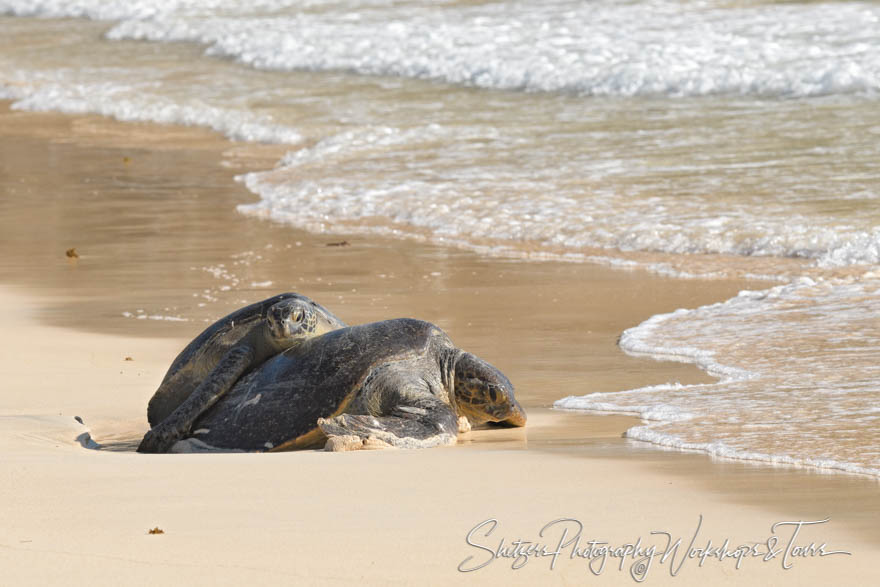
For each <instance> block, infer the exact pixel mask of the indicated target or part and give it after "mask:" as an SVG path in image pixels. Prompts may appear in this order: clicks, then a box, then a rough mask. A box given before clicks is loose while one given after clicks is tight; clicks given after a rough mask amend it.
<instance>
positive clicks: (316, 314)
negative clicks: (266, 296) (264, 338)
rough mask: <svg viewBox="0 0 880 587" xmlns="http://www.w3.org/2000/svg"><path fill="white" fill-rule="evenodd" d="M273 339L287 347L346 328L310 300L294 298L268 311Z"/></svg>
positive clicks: (273, 306)
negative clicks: (285, 344)
mask: <svg viewBox="0 0 880 587" xmlns="http://www.w3.org/2000/svg"><path fill="white" fill-rule="evenodd" d="M266 322H267V323H268V325H269V331H270V332H271V334H272V337H273V338H274V339H275V340H276V341H279V342H282V343H284V342H286V343H287V345H290V344H292V343H293V342H295V341H299V340H302V339H306V338H310V337H312V336H318V335H320V334H324V333H325V332H329V331H331V330H336V329H338V328H345V323H344V322H343V321H342V320H340V319H339V318H337V317H336V316H334V315H333V314H331V313H330V312H329V311H327V310H326V309H324V308H323V307H322V306H320V305H318V304H316V303H315V302H313V301H311V300H309V299H308V298H301V297H293V298H287V299H285V300H281V301H280V302H278V303H276V304H272V306H270V307H269V309H268V310H267V311H266Z"/></svg>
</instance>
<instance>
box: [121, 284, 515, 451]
mask: <svg viewBox="0 0 880 587" xmlns="http://www.w3.org/2000/svg"><path fill="white" fill-rule="evenodd" d="M242 322H246V323H247V326H241V324H242ZM279 324H283V325H284V328H280V327H279ZM181 373H183V374H182V375H181ZM154 406H155V407H154ZM148 419H149V421H150V424H151V425H152V426H153V428H152V429H151V430H150V431H149V432H148V433H147V434H146V436H145V437H144V440H143V442H142V443H141V445H140V446H139V447H138V451H139V452H169V451H170V452H194V451H202V450H226V451H230V450H243V451H268V450H271V451H278V450H295V449H301V448H316V447H320V446H321V445H322V444H324V445H325V448H327V449H328V450H356V449H359V448H379V447H389V446H392V447H401V448H426V447H431V446H438V445H444V444H455V442H456V435H457V433H458V432H459V430H460V429H468V428H469V427H470V425H478V424H482V423H485V422H495V423H499V424H502V425H507V426H524V425H525V422H526V414H525V411H524V410H523V409H522V407H521V406H520V405H519V403H518V402H517V401H516V399H515V397H514V388H513V385H512V384H511V383H510V381H509V380H508V379H507V377H505V376H504V374H503V373H501V371H499V370H498V369H496V368H495V367H493V366H492V365H490V364H489V363H487V362H486V361H483V360H482V359H480V358H478V357H476V356H474V355H473V354H471V353H468V352H465V351H463V350H461V349H458V348H456V347H455V346H454V345H453V344H452V341H451V340H450V339H449V337H448V336H447V335H446V333H444V332H443V331H442V330H440V329H439V328H438V327H437V326H434V325H433V324H430V323H428V322H423V321H421V320H414V319H408V318H401V319H395V320H384V321H381V322H373V323H370V324H364V325H359V326H352V327H346V325H345V323H343V322H342V321H341V320H339V319H338V318H337V317H336V316H334V315H333V314H332V313H331V312H329V311H328V310H327V309H326V308H324V307H323V306H321V305H320V304H317V303H316V302H313V301H312V300H310V299H309V298H306V297H305V296H301V295H298V294H290V293H288V294H281V295H279V296H275V297H273V298H269V299H267V300H264V301H263V302H259V303H256V304H252V305H250V306H247V307H246V308H243V309H241V310H238V311H237V312H234V313H232V314H230V315H229V316H227V317H225V318H223V319H221V320H219V321H218V322H216V323H215V324H213V325H212V326H210V327H209V328H208V329H207V330H205V332H203V333H202V334H201V335H199V336H198V337H197V338H196V339H195V340H194V341H193V342H192V343H190V344H189V345H188V346H187V347H186V348H185V349H184V351H183V352H182V353H181V354H180V356H178V357H177V359H175V361H174V362H173V363H172V366H171V368H170V369H169V372H168V374H167V375H166V376H165V380H164V381H163V382H162V385H161V386H160V387H159V390H158V391H157V392H156V394H155V395H154V397H153V399H152V400H150V409H149V417H148Z"/></svg>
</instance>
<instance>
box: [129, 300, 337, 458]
mask: <svg viewBox="0 0 880 587" xmlns="http://www.w3.org/2000/svg"><path fill="white" fill-rule="evenodd" d="M345 326H346V324H345V323H344V322H342V320H340V319H339V318H337V317H336V316H334V315H333V313H331V312H330V311H329V310H327V309H326V308H324V307H323V306H321V305H320V304H318V303H317V302H314V301H313V300H311V299H309V298H307V297H306V296H303V295H300V294H296V293H283V294H279V295H276V296H273V297H271V298H268V299H266V300H263V301H261V302H257V303H255V304H251V305H249V306H246V307H244V308H241V309H239V310H236V311H235V312H233V313H232V314H229V315H228V316H226V317H225V318H222V319H220V320H218V321H217V322H215V323H214V324H212V325H211V326H209V327H208V328H207V329H205V331H204V332H202V333H201V334H200V335H199V336H197V337H196V338H195V339H194V340H193V341H192V342H191V343H189V344H188V345H187V346H186V348H184V349H183V351H181V353H180V354H179V355H178V356H177V358H176V359H175V360H174V361H173V362H172V363H171V367H170V368H169V369H168V373H166V375H165V378H164V379H163V380H162V383H161V385H160V386H159V389H158V390H156V393H155V394H154V395H153V397H152V399H150V403H149V405H148V407H147V420H148V421H149V423H150V426H152V429H151V430H150V431H149V432H148V433H147V434H146V436H144V440H143V441H142V442H141V444H140V446H139V447H138V451H139V452H166V451H167V450H168V448H170V447H171V445H173V444H174V442H176V441H177V440H180V439H181V438H183V437H184V436H185V435H186V434H188V433H189V431H190V428H191V426H192V424H193V422H194V421H195V419H196V418H197V417H198V416H200V415H201V414H202V413H203V412H204V411H205V410H206V409H207V408H208V407H210V406H211V405H213V403H214V402H216V401H217V400H218V399H219V398H220V397H222V396H223V394H224V393H226V392H227V391H229V389H231V387H232V385H233V384H234V383H235V382H236V381H238V379H239V378H240V377H241V376H242V375H243V374H245V373H247V372H248V371H250V370H252V369H253V368H255V367H257V366H258V365H260V364H262V363H263V362H264V361H265V360H266V359H268V358H269V357H271V356H273V355H276V354H278V353H280V352H281V351H283V350H284V349H287V348H290V347H292V346H294V345H296V344H298V343H299V342H301V341H302V340H305V339H307V338H310V337H313V336H319V335H321V334H323V333H324V332H328V331H330V330H334V329H337V328H344V327H345Z"/></svg>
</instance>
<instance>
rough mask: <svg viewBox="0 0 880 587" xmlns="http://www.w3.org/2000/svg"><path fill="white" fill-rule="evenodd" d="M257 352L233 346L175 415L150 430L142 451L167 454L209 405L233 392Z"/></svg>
mask: <svg viewBox="0 0 880 587" xmlns="http://www.w3.org/2000/svg"><path fill="white" fill-rule="evenodd" d="M254 356H255V351H254V349H253V348H252V347H250V346H247V345H239V346H237V347H234V348H232V349H231V350H230V351H229V352H228V353H226V355H225V356H224V357H223V359H222V360H221V361H220V363H219V364H218V365H217V367H216V368H215V369H214V370H213V371H211V374H210V375H208V378H207V379H205V380H204V381H203V382H202V383H201V384H200V385H199V386H198V387H197V388H196V389H195V391H193V392H192V394H191V395H190V396H189V397H188V398H187V399H186V401H184V402H183V403H182V404H180V405H179V406H177V409H175V410H174V411H173V412H171V415H170V416H168V417H167V418H165V419H164V420H162V421H161V422H159V423H158V424H157V425H156V426H154V427H153V428H152V429H150V431H149V432H147V433H146V435H145V436H144V439H143V440H142V441H141V444H140V446H138V449H137V450H138V452H146V453H163V452H168V451H169V450H171V447H172V446H174V443H175V442H177V441H178V440H181V439H182V438H184V437H185V436H187V435H188V434H189V432H190V430H191V429H192V425H193V424H194V423H195V421H196V420H197V419H198V418H199V416H201V415H202V414H203V413H204V412H205V411H206V410H207V409H208V408H210V407H211V406H213V405H214V404H215V403H216V402H217V400H219V399H220V398H221V397H223V395H224V394H225V393H226V392H227V391H229V390H230V389H231V388H232V386H233V385H234V384H235V382H236V381H238V379H239V377H241V376H242V375H243V374H244V372H245V371H246V370H247V369H248V367H250V366H251V364H252V363H253V361H254Z"/></svg>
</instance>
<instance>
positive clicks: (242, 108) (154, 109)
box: [0, 0, 880, 475]
mask: <svg viewBox="0 0 880 587" xmlns="http://www.w3.org/2000/svg"><path fill="white" fill-rule="evenodd" d="M0 11H6V12H7V13H9V14H22V15H36V16H41V17H50V18H23V17H12V16H8V17H3V18H0V29H2V31H3V34H2V35H0V97H6V98H8V99H12V100H14V107H15V108H21V109H35V110H59V111H64V112H79V113H83V112H93V113H98V114H103V115H107V116H112V117H116V118H119V119H121V120H128V121H151V122H160V123H182V124H190V125H200V126H205V127H209V128H212V129H214V130H217V131H219V132H222V133H224V134H226V135H227V136H229V137H231V138H233V139H235V140H239V141H242V142H244V143H248V144H255V143H260V142H263V143H276V144H279V145H282V146H283V147H284V149H285V150H287V151H288V152H287V155H285V156H284V157H283V158H282V159H281V160H280V161H278V163H277V164H276V166H275V167H274V168H269V167H270V166H267V169H266V170H265V171H259V172H251V173H247V174H245V175H243V176H241V177H240V178H239V179H240V181H242V182H243V184H244V185H245V186H246V187H247V188H248V189H249V190H251V191H252V192H253V193H254V194H255V195H256V196H258V197H259V201H256V202H253V203H242V204H240V205H239V207H238V210H239V211H240V212H242V213H243V214H246V215H251V216H256V217H259V218H267V219H271V220H274V221H276V222H278V223H281V224H282V225H290V226H293V227H296V228H301V229H307V230H310V231H313V232H345V233H346V234H357V233H367V234H381V235H390V236H395V237H404V238H410V239H417V240H420V241H427V242H430V243H434V244H451V245H454V246H459V247H464V248H468V249H472V250H475V251H477V252H478V253H480V254H484V255H502V256H508V257H512V258H528V259H537V260H540V259H564V260H571V261H599V262H603V263H608V264H611V265H614V266H624V267H642V268H647V269H650V270H655V271H663V272H665V273H667V274H672V275H678V276H681V277H689V276H727V277H760V278H763V279H766V280H770V281H774V282H776V283H781V284H782V285H781V286H780V287H779V288H777V289H772V290H768V291H764V292H759V293H744V294H742V295H741V296H739V297H737V298H734V299H733V300H731V301H729V302H727V303H725V304H722V305H719V306H712V307H706V308H700V309H697V310H692V311H687V312H679V313H675V314H672V315H665V316H657V317H655V318H652V319H651V320H649V321H648V322H646V323H644V324H642V325H641V326H638V327H635V328H633V329H632V330H630V331H628V332H627V333H626V334H625V335H624V336H623V338H622V341H621V347H622V348H623V349H624V350H625V351H627V352H632V353H637V354H647V355H650V356H654V357H658V358H659V357H665V358H669V357H670V356H672V357H677V358H678V359H680V360H686V361H692V362H696V363H698V364H700V365H701V366H702V367H704V368H706V369H708V370H709V372H710V373H714V374H717V375H718V376H719V377H720V383H718V384H715V385H700V386H680V385H676V384H675V382H670V383H669V384H668V385H663V386H659V387H651V388H648V389H643V390H636V391H624V390H620V393H615V394H611V395H608V394H603V395H602V396H601V397H597V396H589V395H588V396H586V397H581V398H569V399H567V400H565V401H564V402H561V403H560V404H559V405H560V406H564V407H569V408H580V409H591V410H600V411H601V410H615V411H636V412H638V413H640V414H642V416H643V417H644V418H647V419H648V424H647V425H646V426H643V427H640V428H637V429H634V430H631V431H630V433H629V434H630V436H631V437H633V438H637V439H641V440H646V441H650V442H655V443H658V444H663V445H669V446H677V447H682V448H692V449H696V450H703V451H709V452H713V453H714V454H719V455H723V456H732V457H735V458H748V459H758V460H763V461H766V462H787V463H797V464H804V465H810V466H817V467H836V468H841V469H844V470H848V471H852V472H861V473H868V474H872V475H877V474H878V470H880V439H878V438H877V437H876V435H875V434H874V430H875V429H876V428H877V424H878V421H877V420H878V417H880V412H877V411H876V410H875V409H874V408H872V407H871V406H873V405H875V404H876V403H877V400H878V399H880V398H878V395H880V392H878V391H877V388H878V385H877V383H878V380H880V377H878V373H877V370H876V368H875V367H874V362H875V361H874V360H873V357H874V356H875V351H876V350H877V346H878V342H880V323H878V321H877V318H876V315H877V310H878V309H880V308H877V307H875V306H877V300H878V299H880V298H878V289H880V279H878V275H877V274H876V273H875V272H874V270H875V269H876V268H877V264H878V262H880V208H878V206H877V205H876V203H877V200H878V198H880V192H878V190H877V185H880V182H878V179H880V177H878V175H880V172H878V169H880V167H878V166H877V165H876V163H877V161H878V158H880V109H878V108H877V106H878V104H877V102H878V90H880V37H878V36H877V35H876V29H877V22H878V20H880V7H878V6H877V5H876V4H871V3H860V2H835V3H821V2H819V3H815V2H808V3H797V2H783V3H774V2H750V3H745V4H743V3H737V4H731V3H727V2H699V3H696V2H693V3H691V2H685V3H681V2H665V1H660V0H650V1H646V2H627V3H619V2H602V1H599V2H590V3H582V2H574V1H573V0H558V1H555V2H543V3H533V2H444V3H427V2H418V1H411V2H394V1H391V0H388V1H378V0H375V1H333V0H327V1H314V2H307V3H301V2H286V1H284V0H265V1H263V2H259V3H257V4H253V3H248V4H244V3H238V2H233V1H232V0H217V1H215V2H212V3H210V5H209V7H208V8H206V7H205V4H202V3H194V2H184V1H181V2H175V3H166V2H153V1H143V0H142V1H139V2H129V3H106V2H98V1H97V0H95V1H92V0H81V1H80V2H77V3H69V2H67V3H61V2H53V1H48V0H47V1H44V2H36V3H34V2H26V3H25V2H18V1H16V0H0ZM69 16H75V17H82V16H85V17H88V18H91V19H95V20H78V21H71V20H64V19H63V18H61V17H69ZM244 150H245V151H246V150H247V147H246V146H245V148H244ZM206 270H208V271H211V270H214V271H216V272H217V275H218V279H221V280H224V285H226V286H228V287H230V288H237V287H242V284H244V285H246V286H251V287H253V286H254V285H259V284H254V283H250V282H247V283H246V282H244V281H242V280H241V279H238V276H237V274H235V272H234V271H231V270H230V269H229V267H216V266H215V267H213V269H212V268H210V267H209V268H206ZM771 285H773V284H772V283H768V287H770V286H771ZM212 297H213V294H211V293H210V292H206V296H205V298H204V299H205V300H206V303H207V302H210V301H211V298H212ZM131 313H132V316H131V317H132V318H137V317H138V314H137V310H135V309H132V311H131ZM141 313H143V314H146V315H148V316H149V315H154V316H163V315H165V314H163V313H162V312H158V311H156V312H152V313H151V311H150V310H149V309H143V310H142V312H141ZM183 314H185V312H183ZM183 314H181V313H179V312H178V313H173V314H170V317H182V318H184V319H186V318H187V316H185V315H183Z"/></svg>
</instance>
